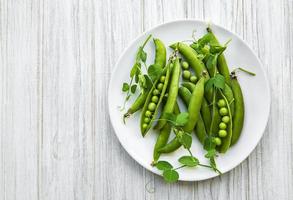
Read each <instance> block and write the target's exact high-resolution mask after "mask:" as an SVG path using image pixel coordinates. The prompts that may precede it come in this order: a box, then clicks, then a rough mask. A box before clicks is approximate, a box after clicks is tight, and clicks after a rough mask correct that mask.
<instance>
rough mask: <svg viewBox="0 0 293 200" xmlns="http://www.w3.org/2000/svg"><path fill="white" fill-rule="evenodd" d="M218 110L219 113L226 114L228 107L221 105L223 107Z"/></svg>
mask: <svg viewBox="0 0 293 200" xmlns="http://www.w3.org/2000/svg"><path fill="white" fill-rule="evenodd" d="M219 112H220V115H222V116H226V115H227V114H228V109H227V108H225V107H223V108H221V109H220V111H219Z"/></svg>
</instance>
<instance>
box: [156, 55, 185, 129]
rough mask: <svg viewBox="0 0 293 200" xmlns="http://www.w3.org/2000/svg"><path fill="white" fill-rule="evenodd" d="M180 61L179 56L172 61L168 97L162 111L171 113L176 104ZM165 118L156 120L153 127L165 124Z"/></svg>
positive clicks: (161, 126)
mask: <svg viewBox="0 0 293 200" xmlns="http://www.w3.org/2000/svg"><path fill="white" fill-rule="evenodd" d="M180 71H181V67H180V62H179V58H176V59H175V61H174V66H173V69H172V76H171V81H170V85H169V90H168V98H167V102H166V104H165V105H164V108H163V111H162V113H173V109H174V106H175V104H176V99H177V95H178V87H179V78H180ZM166 123H167V122H166V120H164V119H161V120H160V121H158V123H157V124H156V126H155V127H154V128H155V129H161V128H163V127H164V126H165V124H166Z"/></svg>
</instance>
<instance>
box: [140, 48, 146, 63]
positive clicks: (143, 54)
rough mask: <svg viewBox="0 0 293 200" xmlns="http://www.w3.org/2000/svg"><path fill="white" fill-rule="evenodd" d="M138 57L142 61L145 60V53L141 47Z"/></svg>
mask: <svg viewBox="0 0 293 200" xmlns="http://www.w3.org/2000/svg"><path fill="white" fill-rule="evenodd" d="M140 59H141V61H142V62H144V63H145V61H146V59H147V53H146V52H145V51H144V50H143V49H142V48H141V52H140Z"/></svg>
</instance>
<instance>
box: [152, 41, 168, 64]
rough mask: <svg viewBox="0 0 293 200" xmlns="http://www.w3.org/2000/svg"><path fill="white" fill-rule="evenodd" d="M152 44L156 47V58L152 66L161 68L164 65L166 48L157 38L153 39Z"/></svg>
mask: <svg viewBox="0 0 293 200" xmlns="http://www.w3.org/2000/svg"><path fill="white" fill-rule="evenodd" d="M154 43H155V45H156V57H155V63H154V64H155V65H158V66H161V67H162V68H163V67H165V65H166V55H167V53H166V47H165V45H164V43H163V42H162V41H161V40H160V39H158V38H154Z"/></svg>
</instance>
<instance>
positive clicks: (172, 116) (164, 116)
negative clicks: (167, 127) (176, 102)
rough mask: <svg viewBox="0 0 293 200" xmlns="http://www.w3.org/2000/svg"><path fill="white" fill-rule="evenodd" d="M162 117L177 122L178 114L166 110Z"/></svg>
mask: <svg viewBox="0 0 293 200" xmlns="http://www.w3.org/2000/svg"><path fill="white" fill-rule="evenodd" d="M161 118H162V119H167V120H170V121H172V122H174V123H176V115H175V114H173V113H166V112H164V113H163V114H162V117H161Z"/></svg>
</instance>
